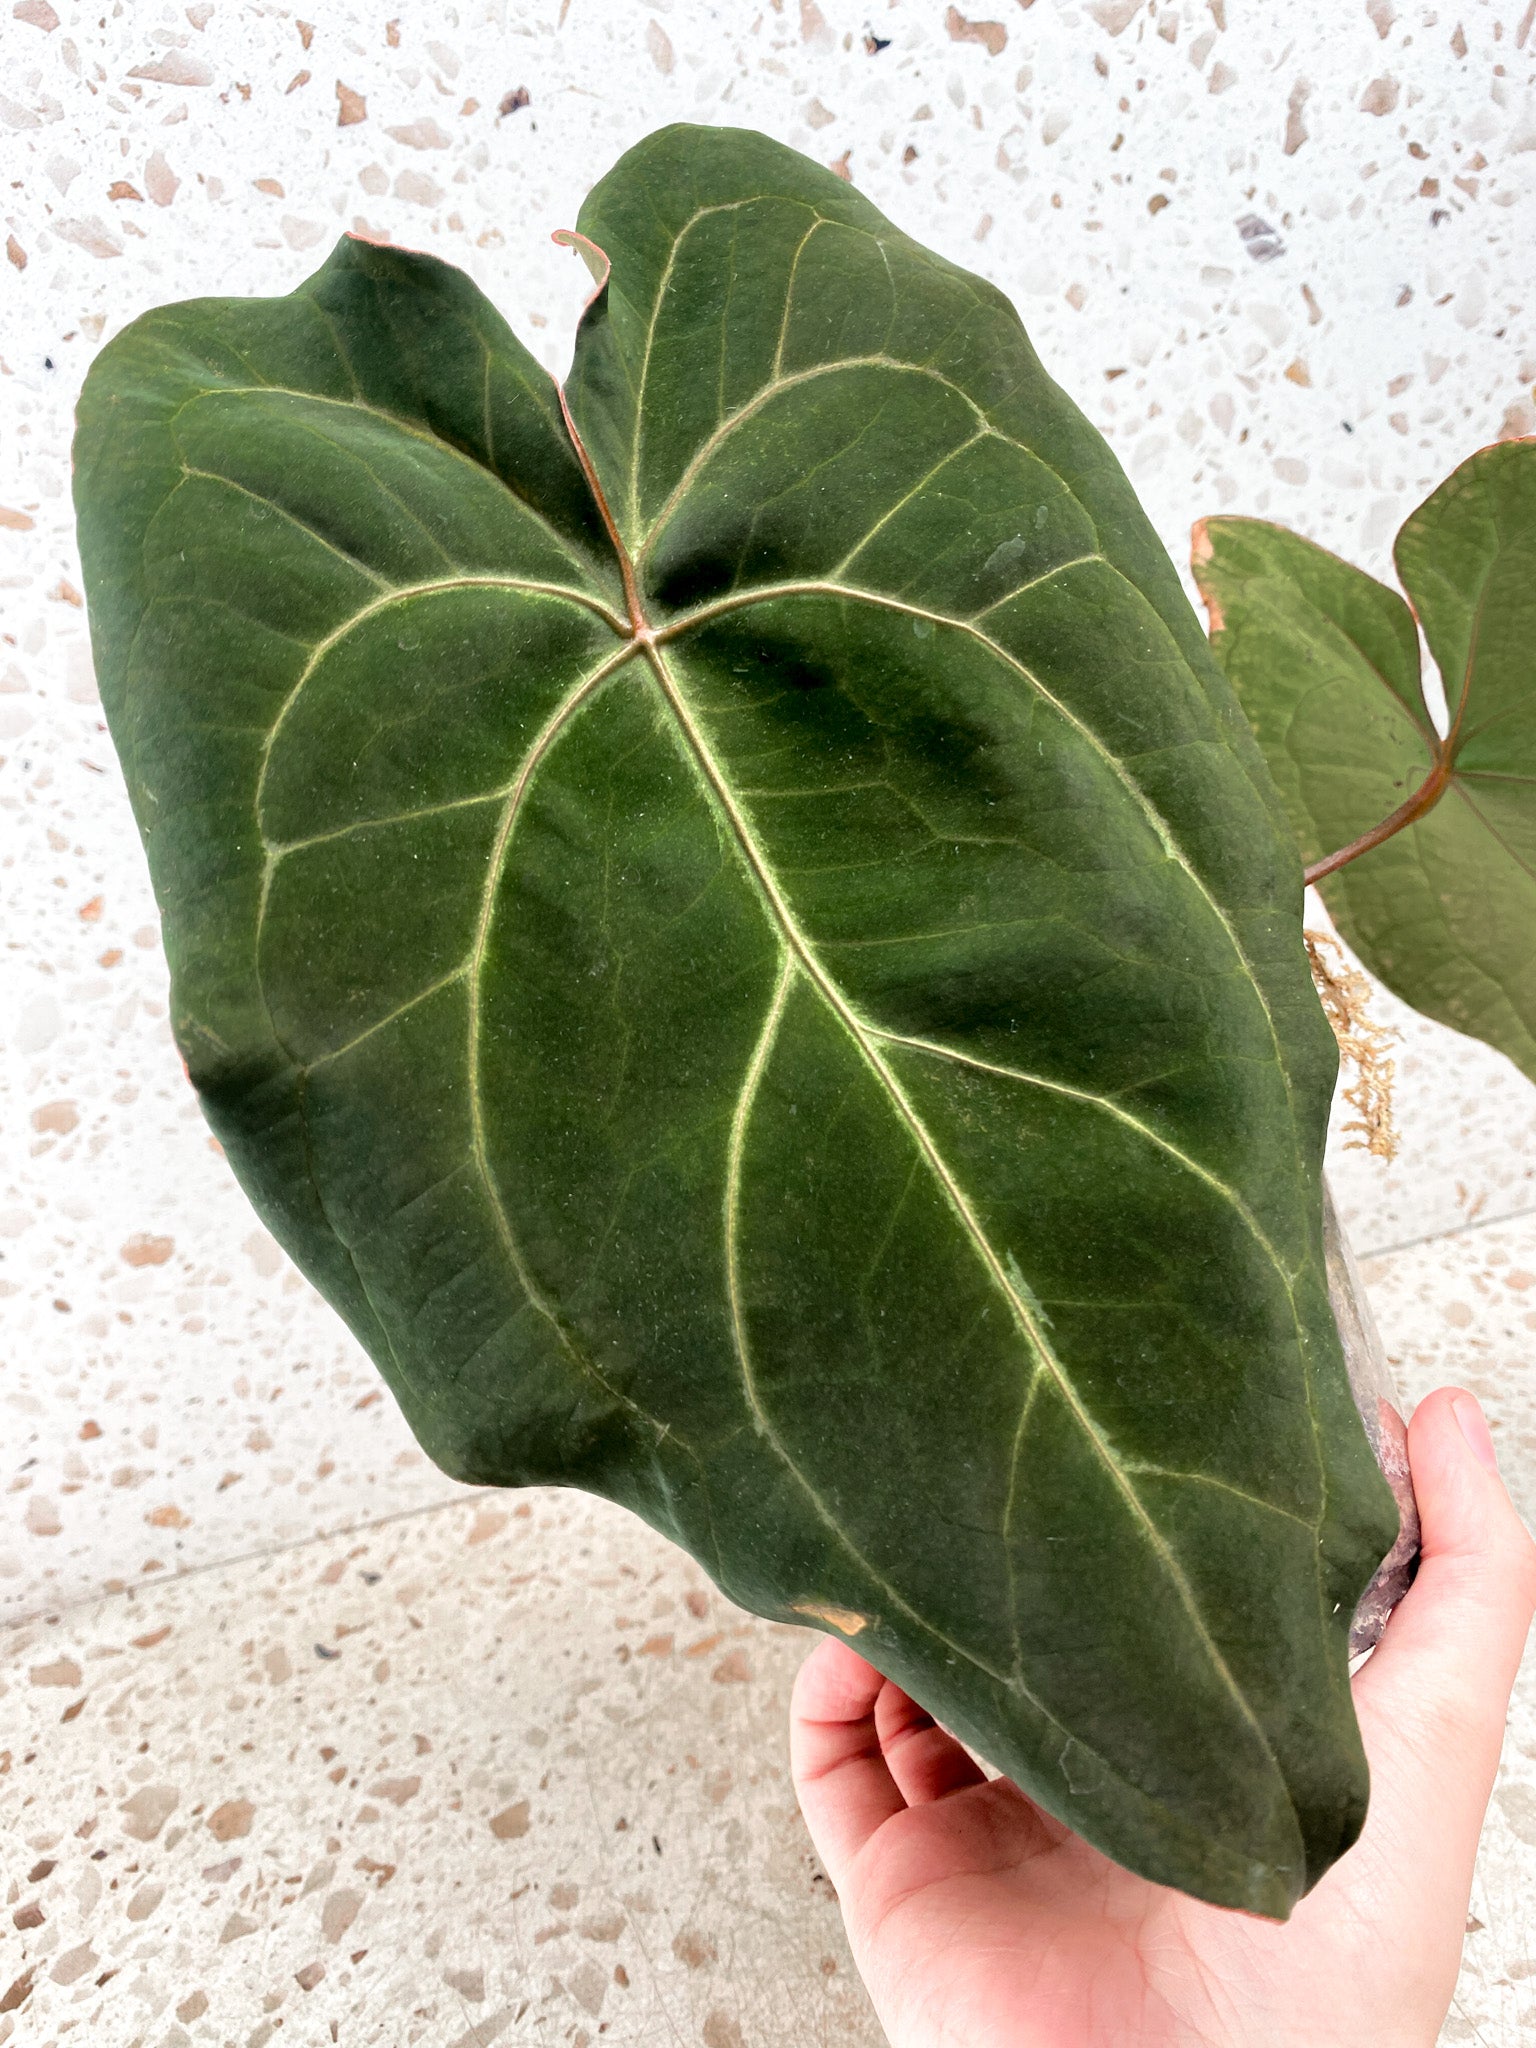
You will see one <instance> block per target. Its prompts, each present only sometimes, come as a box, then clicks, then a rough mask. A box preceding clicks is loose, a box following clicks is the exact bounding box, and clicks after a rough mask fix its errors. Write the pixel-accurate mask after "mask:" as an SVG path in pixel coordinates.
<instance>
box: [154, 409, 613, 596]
mask: <svg viewBox="0 0 1536 2048" xmlns="http://www.w3.org/2000/svg"><path fill="white" fill-rule="evenodd" d="M263 397H271V398H297V399H301V400H302V401H303V402H304V403H305V404H306V405H334V406H338V407H340V409H341V410H342V411H343V412H353V413H360V414H363V415H364V416H366V417H367V418H369V419H375V420H383V421H384V423H385V425H386V426H389V427H393V428H394V430H395V432H396V433H399V434H406V435H409V437H410V438H411V439H412V440H413V441H420V442H421V443H422V445H423V446H424V447H427V448H432V449H435V450H436V452H437V453H438V454H439V455H446V456H451V457H452V458H453V459H454V460H455V461H456V462H462V463H467V464H468V466H469V467H470V468H471V469H472V470H473V471H474V472H475V474H476V475H477V476H480V477H484V478H485V479H486V480H487V482H490V483H494V484H500V486H501V488H502V489H503V491H504V492H505V493H506V495H507V497H508V498H510V499H511V501H512V503H513V504H514V505H516V506H517V508H518V510H519V511H520V512H525V513H526V514H527V516H528V517H529V518H530V519H531V520H533V522H534V523H535V525H538V526H542V527H543V529H544V531H545V532H546V533H547V534H548V535H549V537H550V539H551V540H552V541H553V542H554V544H555V546H556V547H557V548H558V549H559V550H560V552H561V554H562V555H564V556H565V558H566V560H567V561H568V562H569V563H570V564H571V566H572V568H573V569H582V570H586V569H590V568H591V566H592V565H591V563H590V562H584V561H583V560H582V558H581V556H580V555H579V554H578V553H577V552H576V550H575V549H574V548H573V547H572V546H571V544H570V542H569V541H568V540H567V539H566V537H565V535H564V534H563V533H562V532H561V531H560V529H559V527H558V526H556V525H555V523H554V521H553V520H552V519H550V518H549V516H548V515H547V514H546V513H543V512H541V511H540V510H539V508H538V507H537V506H536V505H531V504H529V502H528V500H527V499H526V498H524V497H520V496H519V495H518V493H517V492H516V491H515V490H513V488H512V486H511V485H510V484H509V483H508V482H507V480H506V478H505V477H504V476H503V475H502V474H501V472H500V471H499V470H491V469H488V468H487V467H486V465H485V464H484V463H483V462H479V461H477V460H476V458H475V457H474V456H473V455H468V454H466V453H465V451H464V450H463V449H462V448H456V447H455V446H454V445H453V443H452V442H451V441H441V440H439V439H438V437H437V435H436V434H433V433H429V432H428V431H427V429H426V428H425V427H418V426H413V425H412V424H411V422H410V421H409V420H404V419H401V418H400V416H399V414H398V413H392V412H385V410H384V409H383V407H382V406H378V405H369V404H368V403H367V401H366V400H365V399H361V398H332V397H330V396H329V394H328V393H326V392H324V391H299V390H296V389H295V388H294V387H293V386H292V385H291V384H214V385H211V386H205V387H204V388H203V389H202V390H200V391H194V392H191V393H189V395H188V396H187V397H186V398H184V399H183V400H182V402H181V404H180V405H178V406H177V407H176V409H175V411H174V412H173V413H172V414H171V415H170V418H169V419H168V420H167V421H166V426H167V428H171V427H174V426H175V424H176V421H177V420H178V419H179V418H180V416H181V414H182V413H184V412H185V411H186V409H187V407H188V406H189V405H196V404H197V402H198V401H199V399H204V398H263Z"/></svg>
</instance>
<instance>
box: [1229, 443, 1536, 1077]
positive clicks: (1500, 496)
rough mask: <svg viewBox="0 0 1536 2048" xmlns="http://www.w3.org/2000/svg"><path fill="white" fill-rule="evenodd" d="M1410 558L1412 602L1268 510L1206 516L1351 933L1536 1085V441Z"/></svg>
mask: <svg viewBox="0 0 1536 2048" xmlns="http://www.w3.org/2000/svg"><path fill="white" fill-rule="evenodd" d="M1393 553H1394V557H1395V561H1396V566H1397V573H1398V576H1399V578H1400V579H1401V581H1402V586H1403V589H1404V590H1405V591H1406V592H1407V593H1408V599H1409V601H1410V602H1411V607H1412V608H1411V609H1410V603H1409V602H1405V601H1404V599H1403V597H1402V596H1401V595H1400V594H1399V593H1398V592H1397V591H1395V590H1393V589H1391V588H1390V587H1389V586H1388V585H1386V584H1384V583H1378V582H1377V581H1376V579H1375V578H1374V577H1372V576H1367V575H1366V574H1365V573H1364V571H1363V570H1360V569H1356V568H1352V567H1351V566H1350V564H1349V563H1347V562H1342V561H1340V560H1339V558H1338V557H1337V556H1336V555H1332V554H1329V553H1328V552H1327V551H1326V549H1323V548H1320V547H1317V546H1315V545H1314V544H1313V543H1312V542H1311V541H1308V540H1303V539H1302V538H1301V537H1300V536H1299V535H1298V534H1295V533H1292V532H1289V531H1288V530H1287V529H1286V528H1285V527H1283V526H1274V525H1270V524H1268V523H1267V522H1266V521H1263V520H1258V519H1209V520H1206V521H1204V522H1202V524H1201V525H1199V526H1197V527H1196V529H1195V545H1194V564H1193V566H1194V572H1195V576H1196V578H1197V580H1198V582H1199V585H1200V589H1201V592H1202V594H1203V596H1204V598H1205V601H1206V604H1207V606H1208V607H1209V611H1210V620H1211V635H1212V644H1213V646H1214V649H1215V652H1216V655H1217V658H1218V660H1219V661H1220V662H1221V665H1222V667H1223V668H1224V669H1225V670H1226V673H1227V676H1228V678H1229V679H1230V681H1231V683H1232V685H1233V687H1234V688H1235V690H1236V691H1237V694H1238V697H1239V698H1240V700H1241V702H1242V705H1243V709H1244V710H1245V711H1246V712H1247V714H1248V717H1249V719H1250V720H1251V722H1252V724H1253V728H1254V731H1255V732H1256V734H1257V735H1258V739H1259V744H1260V745H1261V746H1262V747H1263V749H1264V754H1265V757H1266V759H1267V760H1268V762H1269V766H1270V770H1271V772H1272V774H1273V775H1274V778H1275V782H1276V785H1277V786H1278V788H1279V790H1280V795H1281V799H1282V801H1283V802H1284V804H1285V808H1286V813H1287V815H1288V816H1289V818H1290V821H1291V826H1292V829H1293V831H1294V832H1295V834H1296V838H1297V840H1298V843H1299V845H1300V847H1301V852H1302V857H1303V859H1304V860H1305V861H1306V862H1307V880H1308V881H1309V882H1316V883H1317V885H1318V888H1319V890H1320V892H1321V894H1322V897H1323V900H1324V902H1325V903H1326V904H1327V906H1328V910H1329V913H1330V915H1331V916H1332V918H1333V920H1334V922H1335V924H1336V925H1337V926H1338V928H1339V930H1340V931H1341V932H1342V933H1343V935H1344V936H1345V938H1346V939H1348V941H1349V943H1350V945H1351V946H1352V947H1353V948H1354V950H1355V952H1356V953H1358V954H1359V956H1360V958H1361V960H1363V961H1364V963H1365V965H1366V966H1367V967H1369V968H1370V970H1371V971H1372V973H1373V974H1376V975H1377V976H1379V977H1380V979H1381V980H1382V981H1384V982H1385V983H1386V984H1387V986H1388V987H1389V988H1390V989H1392V990H1394V991H1395V993H1396V994H1398V995H1399V996H1401V997H1402V998H1403V1000H1404V1001H1405V1002H1407V1003H1410V1004H1412V1006H1413V1007H1414V1008H1415V1009H1417V1010H1422V1011H1423V1012H1424V1014H1425V1015H1426V1016H1430V1017H1435V1018H1438V1019H1439V1021H1440V1022H1441V1023H1442V1024H1449V1025H1452V1026H1454V1028H1455V1029H1456V1030H1458V1031H1465V1032H1468V1033H1470V1034H1471V1035H1472V1036H1473V1037H1475V1038H1481V1039H1484V1040H1485V1041H1486V1042H1487V1043H1488V1044H1489V1045H1491V1046H1494V1047H1496V1048H1497V1050H1498V1051H1500V1052H1502V1053H1506V1054H1507V1055H1508V1056H1509V1058H1510V1059H1512V1060H1513V1061H1514V1063H1515V1065H1516V1066H1518V1067H1519V1068H1520V1069H1521V1070H1522V1072H1524V1073H1526V1074H1528V1075H1529V1076H1530V1077H1531V1078H1532V1079H1533V1080H1536V687H1533V685H1536V440H1516V441H1504V442H1500V443H1498V444H1497V445H1495V446H1494V447H1491V448H1484V449H1482V450H1480V451H1479V453H1477V454H1476V455H1474V456H1472V458H1471V459H1470V461H1467V462H1464V463H1463V464H1462V465H1461V467H1460V468H1459V469H1457V470H1456V471H1454V473H1453V474H1452V475H1451V476H1449V477H1447V479H1446V480H1445V482H1444V483H1443V484H1441V485H1440V487H1439V489H1438V490H1436V491H1435V492H1433V493H1432V494H1431V496H1430V497H1429V498H1427V499H1426V500H1425V502H1424V503H1423V504H1422V505H1420V506H1419V508H1418V510H1417V511H1416V512H1414V513H1412V514H1411V515H1410V517H1409V518H1408V519H1407V521H1406V522H1405V523H1404V525H1403V528H1402V531H1401V532H1400V533H1399V534H1398V536H1397V541H1396V544H1395V546H1394V550H1393ZM1421 629H1422V632H1423V638H1424V640H1425V641H1426V642H1427V643H1428V647H1429V651H1430V653H1431V655H1432V656H1433V657H1434V660H1435V663H1436V665H1437V667H1438V669H1439V675H1440V683H1441V686H1442V692H1443V698H1444V712H1443V716H1441V717H1440V718H1438V719H1437V717H1436V715H1435V712H1434V711H1432V710H1431V708H1430V705H1429V702H1428V700H1427V698H1426V695H1425V690H1424V678H1423V674H1422V670H1421V665H1420V652H1419V647H1420V630H1421ZM1436 708H1437V709H1438V707H1436Z"/></svg>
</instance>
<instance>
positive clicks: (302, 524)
mask: <svg viewBox="0 0 1536 2048" xmlns="http://www.w3.org/2000/svg"><path fill="white" fill-rule="evenodd" d="M181 474H182V477H183V479H184V480H185V481H187V482H190V481H191V480H192V478H194V477H201V478H202V479H203V481H204V482H205V483H210V484H222V485H223V486H224V488H225V489H226V490H228V491H235V492H237V493H238V494H239V496H240V497H242V498H249V499H250V501H251V503H252V504H253V505H264V506H265V507H266V508H267V510H268V511H269V512H275V513H276V514H277V516H278V518H279V519H286V520H287V521H288V524H289V525H290V526H293V527H296V528H297V529H298V531H299V532H300V533H307V534H308V535H309V538H310V539H311V540H312V541H316V542H318V543H319V545H320V546H321V547H323V548H326V549H328V550H329V552H330V553H331V554H333V555H334V556H335V557H336V559H337V561H338V562H345V563H346V564H347V567H348V568H349V569H355V570H356V571H357V573H358V574H359V575H360V576H366V577H367V578H368V581H369V582H370V583H373V584H376V585H377V586H378V588H379V589H380V590H393V589H394V588H395V586H394V585H393V584H392V583H391V582H390V580H389V578H388V577H387V576H381V575H380V574H379V572H378V570H377V569H375V568H373V567H372V566H371V565H370V564H369V563H367V562H365V561H364V560H363V559H362V557H361V556H360V555H354V554H353V553H352V551H351V549H350V548H344V547H339V546H338V545H337V543H336V542H335V541H333V540H328V539H327V538H326V536H325V535H324V534H323V533H321V532H320V530H319V528H318V527H314V526H311V525H310V523H309V521H308V520H307V519H301V518H300V517H299V515H298V513H297V512H290V511H289V510H288V507H287V506H286V505H279V504H278V502H277V500H276V498H269V497H266V496H265V495H264V494H263V493H262V492H260V491H253V490H252V489H251V488H250V486H249V485H248V484H240V483H236V482H235V479H234V478H233V477H232V476H223V475H221V474H220V472H219V471H218V470H216V469H198V468H196V467H194V465H193V464H191V463H190V462H183V463H182V465H181Z"/></svg>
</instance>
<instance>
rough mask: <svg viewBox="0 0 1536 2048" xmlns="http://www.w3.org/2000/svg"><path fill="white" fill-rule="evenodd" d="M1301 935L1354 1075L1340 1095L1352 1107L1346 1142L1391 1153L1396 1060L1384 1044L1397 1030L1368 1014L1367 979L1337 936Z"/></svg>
mask: <svg viewBox="0 0 1536 2048" xmlns="http://www.w3.org/2000/svg"><path fill="white" fill-rule="evenodd" d="M1302 937H1303V938H1304V939H1305V941H1306V946H1307V961H1308V964H1309V965H1310V967H1311V969H1312V980H1313V983H1314V984H1315V986H1316V988H1317V993H1318V996H1319V998H1320V999H1321V1002H1322V1005H1323V1009H1324V1011H1325V1012H1326V1014H1327V1018H1328V1022H1329V1023H1330V1024H1331V1025H1332V1026H1333V1035H1334V1037H1335V1038H1336V1039H1337V1040H1338V1042H1339V1056H1340V1058H1341V1059H1343V1060H1344V1061H1345V1063H1346V1064H1347V1065H1349V1066H1352V1067H1353V1068H1354V1070H1355V1079H1354V1081H1353V1082H1352V1083H1351V1085H1350V1086H1349V1087H1347V1088H1346V1089H1345V1090H1344V1100H1345V1101H1346V1102H1347V1103H1348V1104H1349V1106H1350V1108H1351V1109H1353V1110H1354V1111H1355V1112H1356V1115H1355V1117H1354V1119H1353V1120H1352V1121H1351V1122H1349V1123H1347V1124H1345V1125H1344V1126H1343V1129H1344V1132H1345V1134H1346V1136H1345V1144H1346V1148H1347V1149H1348V1150H1350V1151H1354V1152H1370V1153H1372V1154H1373V1155H1374V1156H1375V1157H1376V1158H1377V1159H1395V1158H1396V1157H1397V1147H1398V1136H1397V1130H1396V1127H1395V1125H1394V1124H1393V1122H1392V1082H1393V1079H1394V1077H1395V1076H1396V1073H1397V1062H1396V1061H1395V1060H1391V1059H1388V1057H1387V1054H1386V1048H1387V1047H1388V1046H1389V1045H1391V1044H1392V1043H1393V1041H1394V1040H1395V1039H1396V1038H1397V1036H1398V1034H1397V1032H1395V1031H1394V1030H1393V1029H1392V1027H1391V1026H1390V1025H1388V1024H1378V1023H1377V1021H1376V1019H1375V1018H1374V1017H1372V1016H1371V1014H1370V1010H1369V1007H1368V1006H1369V1004H1370V999H1371V985H1370V983H1369V982H1368V981H1367V980H1366V978H1365V976H1364V975H1363V974H1362V973H1361V972H1360V970H1359V968H1358V967H1351V966H1350V964H1349V961H1348V960H1347V959H1346V958H1345V956H1344V949H1343V948H1342V947H1341V946H1340V944H1339V942H1338V940H1337V939H1335V938H1334V937H1333V936H1332V935H1331V934H1330V933H1328V932H1311V931H1309V932H1303V934H1302Z"/></svg>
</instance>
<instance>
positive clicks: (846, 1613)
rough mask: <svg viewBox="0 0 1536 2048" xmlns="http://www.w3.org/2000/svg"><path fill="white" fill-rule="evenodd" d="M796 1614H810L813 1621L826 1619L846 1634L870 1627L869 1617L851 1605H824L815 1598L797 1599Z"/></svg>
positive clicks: (852, 1634) (850, 1634)
mask: <svg viewBox="0 0 1536 2048" xmlns="http://www.w3.org/2000/svg"><path fill="white" fill-rule="evenodd" d="M793 1611H794V1612H795V1613H796V1614H804V1615H808V1616H809V1617H810V1619H811V1620H812V1621H825V1622H828V1623H830V1624H831V1626H832V1627H833V1628H835V1629H839V1630H840V1631H841V1632H842V1634H844V1635H845V1636H856V1635H857V1634H858V1633H859V1630H860V1629H862V1628H868V1626H869V1617H868V1615H865V1614H855V1613H854V1611H853V1609H852V1608H851V1607H823V1606H820V1605H818V1603H817V1602H816V1601H814V1600H797V1601H796V1602H795V1606H794V1610H793Z"/></svg>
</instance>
